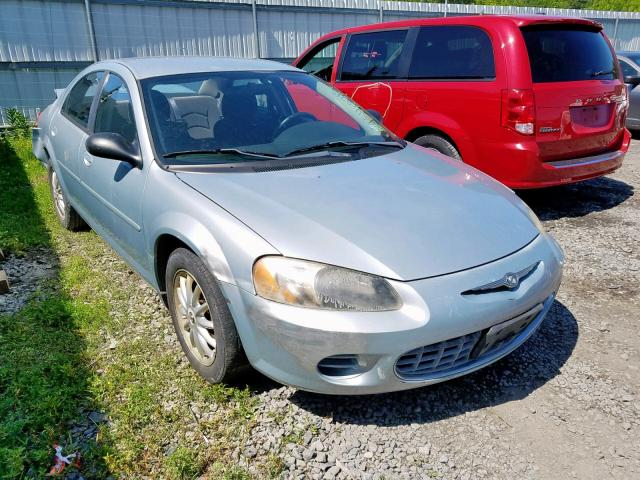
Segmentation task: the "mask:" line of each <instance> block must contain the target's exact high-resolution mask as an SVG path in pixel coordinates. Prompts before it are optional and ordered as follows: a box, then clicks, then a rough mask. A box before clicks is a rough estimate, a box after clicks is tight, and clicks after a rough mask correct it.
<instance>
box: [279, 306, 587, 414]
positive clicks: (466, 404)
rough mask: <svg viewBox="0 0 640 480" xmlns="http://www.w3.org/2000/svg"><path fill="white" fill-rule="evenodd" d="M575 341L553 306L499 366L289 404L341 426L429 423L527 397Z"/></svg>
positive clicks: (570, 319)
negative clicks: (414, 385) (398, 388)
mask: <svg viewBox="0 0 640 480" xmlns="http://www.w3.org/2000/svg"><path fill="white" fill-rule="evenodd" d="M577 340H578V325H577V323H576V319H575V317H574V316H573V314H572V313H571V312H570V311H569V310H568V309H567V308H566V307H565V306H564V305H563V304H562V303H560V302H558V301H556V302H555V303H554V304H553V305H552V307H551V309H550V311H549V313H548V314H547V317H546V318H545V320H544V322H543V323H542V325H541V327H540V329H539V330H538V331H537V332H536V333H535V335H534V336H533V337H531V338H530V339H529V341H527V342H526V343H524V344H523V345H522V346H521V347H520V348H518V349H517V350H516V351H515V352H513V353H512V354H511V355H509V356H507V357H506V358H504V359H503V360H501V361H499V362H497V363H495V364H493V365H491V366H489V367H486V368H484V369H482V370H479V371H477V372H475V373H472V374H470V375H467V376H465V377H460V378H458V379H455V380H451V381H449V382H444V383H439V384H436V385H431V386H427V387H422V388H418V389H415V390H408V391H404V392H395V393H387V394H381V395H367V396H351V397H349V396H327V395H318V394H312V393H307V392H303V391H297V392H296V393H294V394H293V395H292V397H291V401H292V402H294V403H295V404H296V405H298V406H299V407H300V408H302V409H304V410H307V411H310V412H312V413H314V414H316V415H320V416H329V417H332V418H333V419H334V421H336V422H341V423H349V424H360V425H369V424H374V425H378V426H397V425H407V424H412V423H430V422H434V421H438V420H443V419H446V418H450V417H455V416H458V415H462V414H464V413H466V412H470V411H474V410H479V409H482V408H486V407H491V406H494V405H499V404H502V403H506V402H510V401H512V400H518V399H522V398H524V397H527V396H528V395H529V394H531V393H532V392H533V391H534V390H536V389H538V388H539V387H541V386H542V385H544V384H545V383H547V382H548V381H549V380H551V379H552V378H554V377H555V376H556V375H558V374H559V373H560V368H561V367H562V366H563V365H564V364H565V362H566V361H567V359H568V358H569V357H570V355H571V352H572V351H573V349H574V348H575V345H576V342H577Z"/></svg>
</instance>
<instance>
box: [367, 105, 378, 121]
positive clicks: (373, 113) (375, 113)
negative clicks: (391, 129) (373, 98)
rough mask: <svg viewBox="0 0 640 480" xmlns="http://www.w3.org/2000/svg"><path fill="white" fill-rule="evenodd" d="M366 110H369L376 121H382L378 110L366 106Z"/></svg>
mask: <svg viewBox="0 0 640 480" xmlns="http://www.w3.org/2000/svg"><path fill="white" fill-rule="evenodd" d="M367 112H369V115H371V116H372V117H373V118H375V119H376V120H377V121H378V122H380V123H382V115H381V114H380V112H379V111H377V110H374V109H373V108H368V109H367Z"/></svg>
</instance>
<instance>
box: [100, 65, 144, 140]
mask: <svg viewBox="0 0 640 480" xmlns="http://www.w3.org/2000/svg"><path fill="white" fill-rule="evenodd" d="M93 131H94V132H95V133H119V134H120V135H122V136H123V137H124V138H126V139H127V140H128V141H129V142H133V141H134V140H135V139H136V137H137V135H136V125H135V122H134V120H133V108H132V107H131V97H130V96H129V90H127V86H126V85H125V84H124V81H123V80H122V79H121V78H120V77H118V76H117V75H114V74H109V78H108V79H107V81H106V82H105V84H104V87H102V92H100V100H99V101H98V109H97V110H96V121H95V125H94V128H93Z"/></svg>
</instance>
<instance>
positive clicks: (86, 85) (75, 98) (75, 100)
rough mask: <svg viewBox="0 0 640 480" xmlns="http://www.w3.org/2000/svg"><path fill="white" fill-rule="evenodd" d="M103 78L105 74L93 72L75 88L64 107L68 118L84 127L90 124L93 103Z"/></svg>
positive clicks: (63, 110) (63, 109)
mask: <svg viewBox="0 0 640 480" xmlns="http://www.w3.org/2000/svg"><path fill="white" fill-rule="evenodd" d="M103 78H104V72H92V73H90V74H89V75H87V76H86V77H84V78H82V79H80V80H79V81H78V83H76V84H75V85H74V86H73V88H72V89H71V91H70V92H69V96H68V97H67V99H66V100H65V102H64V105H63V107H62V112H63V113H64V115H65V116H66V117H67V118H69V119H70V120H73V121H74V122H75V123H77V124H78V125H81V126H83V127H86V126H87V125H88V124H89V113H90V111H91V103H92V102H93V97H95V95H96V92H97V91H98V86H99V85H100V82H101V81H102V79H103Z"/></svg>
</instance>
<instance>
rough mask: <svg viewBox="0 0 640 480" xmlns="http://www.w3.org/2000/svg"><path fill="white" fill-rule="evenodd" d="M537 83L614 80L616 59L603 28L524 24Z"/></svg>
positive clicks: (525, 39)
mask: <svg viewBox="0 0 640 480" xmlns="http://www.w3.org/2000/svg"><path fill="white" fill-rule="evenodd" d="M522 35H523V36H524V41H525V43H526V45H527V51H528V53H529V61H530V63H531V76H532V77H533V81H534V83H546V82H572V81H579V80H594V79H597V80H613V79H615V78H618V73H617V71H616V62H615V59H614V56H613V54H612V53H611V49H610V48H609V45H608V44H607V41H606V40H605V38H604V36H603V35H602V33H601V32H600V30H596V29H592V28H588V27H582V26H559V25H551V26H549V25H542V26H540V25H535V26H531V27H524V28H523V29H522Z"/></svg>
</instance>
